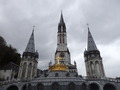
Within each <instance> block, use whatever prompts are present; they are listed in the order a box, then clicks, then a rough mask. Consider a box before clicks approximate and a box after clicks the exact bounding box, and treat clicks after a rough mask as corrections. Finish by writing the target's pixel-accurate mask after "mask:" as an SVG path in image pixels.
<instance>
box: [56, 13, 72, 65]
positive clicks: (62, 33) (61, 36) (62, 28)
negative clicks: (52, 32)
mask: <svg viewBox="0 0 120 90" xmlns="http://www.w3.org/2000/svg"><path fill="white" fill-rule="evenodd" d="M57 57H61V58H62V60H61V63H64V64H65V65H69V64H70V63H71V59H70V52H69V50H68V47H67V33H66V25H65V23H64V19H63V14H62V13H61V17H60V22H59V24H58V32H57V49H56V52H55V58H57Z"/></svg>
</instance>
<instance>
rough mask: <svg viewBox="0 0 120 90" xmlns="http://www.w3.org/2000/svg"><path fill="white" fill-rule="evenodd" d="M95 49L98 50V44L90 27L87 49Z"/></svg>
mask: <svg viewBox="0 0 120 90" xmlns="http://www.w3.org/2000/svg"><path fill="white" fill-rule="evenodd" d="M93 50H98V49H97V46H96V44H95V42H94V39H93V37H92V34H91V32H90V29H89V27H88V42H87V51H93Z"/></svg>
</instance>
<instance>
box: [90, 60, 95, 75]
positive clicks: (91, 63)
mask: <svg viewBox="0 0 120 90" xmlns="http://www.w3.org/2000/svg"><path fill="white" fill-rule="evenodd" d="M90 67H91V68H90V69H91V74H93V73H94V65H93V62H92V61H91V62H90Z"/></svg>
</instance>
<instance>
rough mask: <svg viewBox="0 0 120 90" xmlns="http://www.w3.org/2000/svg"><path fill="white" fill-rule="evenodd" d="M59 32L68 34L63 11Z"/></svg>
mask: <svg viewBox="0 0 120 90" xmlns="http://www.w3.org/2000/svg"><path fill="white" fill-rule="evenodd" d="M58 32H66V26H65V23H64V18H63V14H62V11H61V16H60V22H59V24H58Z"/></svg>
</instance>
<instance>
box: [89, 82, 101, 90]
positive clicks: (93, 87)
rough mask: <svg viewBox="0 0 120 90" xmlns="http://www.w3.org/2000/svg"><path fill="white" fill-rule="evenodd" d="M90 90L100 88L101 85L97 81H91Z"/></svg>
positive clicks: (98, 89)
mask: <svg viewBox="0 0 120 90" xmlns="http://www.w3.org/2000/svg"><path fill="white" fill-rule="evenodd" d="M89 89H90V90H100V86H99V85H98V84H97V83H91V84H89Z"/></svg>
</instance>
